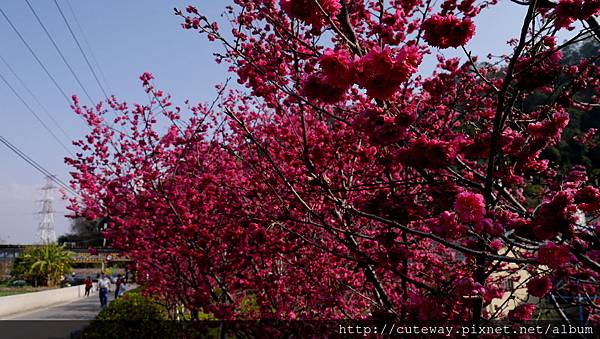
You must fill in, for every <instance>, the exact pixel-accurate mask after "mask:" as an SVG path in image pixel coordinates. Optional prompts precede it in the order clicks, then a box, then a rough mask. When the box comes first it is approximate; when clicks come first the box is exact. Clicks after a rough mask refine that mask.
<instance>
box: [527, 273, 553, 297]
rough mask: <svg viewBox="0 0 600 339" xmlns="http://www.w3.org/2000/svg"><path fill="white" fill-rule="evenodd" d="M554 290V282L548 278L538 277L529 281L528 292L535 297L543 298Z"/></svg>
mask: <svg viewBox="0 0 600 339" xmlns="http://www.w3.org/2000/svg"><path fill="white" fill-rule="evenodd" d="M551 289H552V281H550V278H548V277H538V278H533V279H531V280H529V282H528V283H527V292H528V293H529V294H531V295H532V296H534V297H538V298H542V297H543V296H545V295H546V294H547V293H548V292H549V291H550V290H551Z"/></svg>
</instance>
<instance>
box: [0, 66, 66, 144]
mask: <svg viewBox="0 0 600 339" xmlns="http://www.w3.org/2000/svg"><path fill="white" fill-rule="evenodd" d="M0 79H1V80H2V81H3V82H4V83H5V84H6V86H8V88H10V90H11V91H12V92H13V94H14V95H15V96H16V97H17V98H19V100H20V101H21V102H22V103H23V105H25V107H27V110H29V112H30V113H31V114H33V116H34V117H35V118H36V119H37V120H38V121H39V122H40V124H42V126H44V129H46V131H48V133H50V135H52V138H54V140H56V142H58V143H59V144H60V145H61V146H62V148H64V149H65V150H66V151H67V152H68V153H69V154H71V155H73V153H72V152H71V150H69V148H67V146H66V145H65V144H64V143H63V142H62V141H60V139H59V138H58V137H57V136H56V134H54V132H53V131H52V129H50V127H48V125H46V123H45V122H44V121H43V120H42V118H40V116H39V115H38V114H37V113H35V111H34V110H33V109H32V108H31V106H29V104H28V103H27V102H26V101H25V100H24V99H23V97H22V96H21V95H19V93H18V92H17V91H16V90H15V88H14V87H13V86H12V85H11V84H10V83H9V82H8V80H6V78H5V77H4V76H3V75H2V73H0Z"/></svg>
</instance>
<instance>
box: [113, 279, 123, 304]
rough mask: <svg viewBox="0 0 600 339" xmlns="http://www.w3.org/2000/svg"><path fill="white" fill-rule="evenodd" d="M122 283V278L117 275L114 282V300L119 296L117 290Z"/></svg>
mask: <svg viewBox="0 0 600 339" xmlns="http://www.w3.org/2000/svg"><path fill="white" fill-rule="evenodd" d="M122 283H123V278H122V277H121V275H120V274H117V280H116V281H115V299H117V298H118V297H119V296H120V293H119V290H120V289H121V284H122Z"/></svg>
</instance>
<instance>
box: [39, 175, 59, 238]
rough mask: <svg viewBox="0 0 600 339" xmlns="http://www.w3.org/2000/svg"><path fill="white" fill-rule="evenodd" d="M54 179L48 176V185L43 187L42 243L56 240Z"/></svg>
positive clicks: (40, 231) (40, 227)
mask: <svg viewBox="0 0 600 339" xmlns="http://www.w3.org/2000/svg"><path fill="white" fill-rule="evenodd" d="M55 189H56V186H54V181H53V180H52V177H49V176H47V177H46V185H44V187H42V194H43V199H42V211H41V212H40V214H41V215H42V221H41V222H40V226H39V228H38V233H39V236H40V239H41V240H42V244H45V245H47V244H53V243H55V242H56V231H55V230H54V190H55Z"/></svg>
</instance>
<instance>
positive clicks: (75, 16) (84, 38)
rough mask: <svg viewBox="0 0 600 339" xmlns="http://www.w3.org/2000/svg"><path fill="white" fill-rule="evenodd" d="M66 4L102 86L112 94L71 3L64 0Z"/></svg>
mask: <svg viewBox="0 0 600 339" xmlns="http://www.w3.org/2000/svg"><path fill="white" fill-rule="evenodd" d="M66 3H67V7H69V12H70V13H71V16H72V17H73V20H74V21H75V25H76V26H77V28H78V29H79V32H80V33H81V36H82V37H83V42H84V44H85V46H86V47H87V49H88V50H89V52H90V55H91V56H92V61H93V62H94V65H95V66H96V68H97V69H98V71H99V72H100V77H101V78H102V82H104V85H105V86H106V87H107V89H108V92H110V93H112V90H111V88H110V84H109V83H108V81H106V75H105V74H104V71H103V70H102V67H101V66H100V63H99V62H98V59H97V58H96V54H95V53H94V49H93V48H92V45H91V44H90V43H89V41H88V39H87V36H86V34H85V30H84V29H83V27H82V26H81V24H79V20H78V19H77V15H75V11H74V10H73V6H71V2H70V1H69V0H66Z"/></svg>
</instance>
